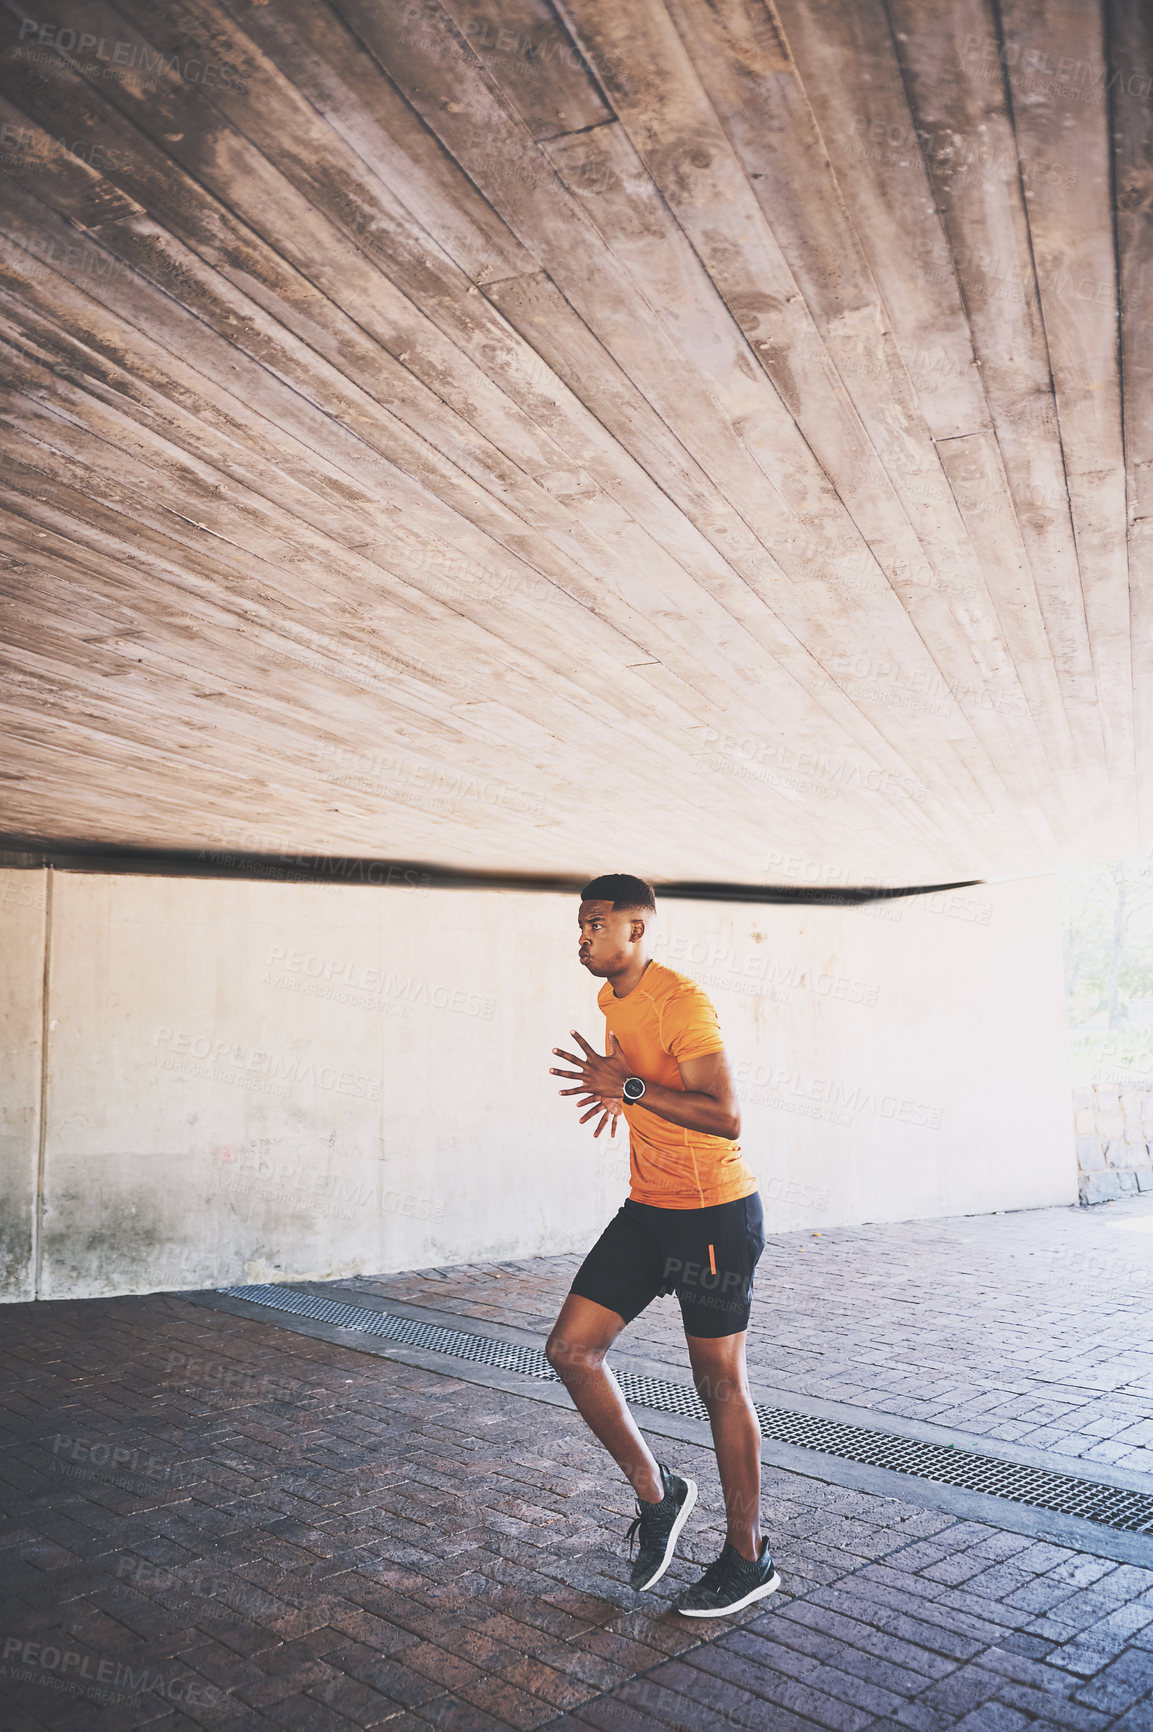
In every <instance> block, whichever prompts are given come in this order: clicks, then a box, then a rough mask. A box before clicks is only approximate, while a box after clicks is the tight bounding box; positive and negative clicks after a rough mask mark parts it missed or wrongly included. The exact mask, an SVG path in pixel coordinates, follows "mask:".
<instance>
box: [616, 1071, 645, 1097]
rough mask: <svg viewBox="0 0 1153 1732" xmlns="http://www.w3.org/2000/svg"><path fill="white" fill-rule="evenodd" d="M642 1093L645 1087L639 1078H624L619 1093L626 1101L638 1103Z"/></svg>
mask: <svg viewBox="0 0 1153 1732" xmlns="http://www.w3.org/2000/svg"><path fill="white" fill-rule="evenodd" d="M644 1092H645V1085H644V1083H643V1082H642V1081H641V1079H640V1077H636V1076H630V1077H626V1078H625V1080H624V1085H623V1087H622V1089H621V1093H622V1094H623V1095H624V1097H625V1099H626V1101H639V1100H640V1098H641V1096H642V1095H643V1094H644Z"/></svg>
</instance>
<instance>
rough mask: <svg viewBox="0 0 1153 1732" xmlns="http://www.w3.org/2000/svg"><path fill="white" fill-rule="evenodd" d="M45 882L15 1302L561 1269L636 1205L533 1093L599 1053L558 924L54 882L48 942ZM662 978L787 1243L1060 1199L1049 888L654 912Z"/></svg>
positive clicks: (15, 1243) (21, 1014)
mask: <svg viewBox="0 0 1153 1732" xmlns="http://www.w3.org/2000/svg"><path fill="white" fill-rule="evenodd" d="M45 879H46V875H45V874H44V873H43V872H32V871H27V872H15V871H7V872H4V873H2V874H0V917H2V918H3V921H4V926H3V930H4V934H5V939H6V956H5V963H6V966H5V970H4V994H5V999H6V1002H5V1005H4V1007H3V1012H2V1014H3V1016H4V1027H5V1032H6V1036H7V1038H6V1042H5V1062H6V1064H7V1066H8V1069H7V1071H6V1073H5V1075H4V1078H3V1084H2V1088H0V1112H2V1113H3V1115H4V1116H3V1120H2V1133H3V1138H4V1140H3V1142H2V1143H0V1150H2V1151H3V1157H4V1161H5V1172H4V1207H5V1211H6V1218H5V1222H4V1238H3V1244H4V1246H5V1249H6V1253H7V1265H6V1270H5V1279H6V1285H5V1288H4V1292H5V1294H6V1296H7V1297H9V1298H26V1297H29V1296H30V1295H31V1294H32V1293H33V1291H34V1290H35V1291H36V1292H38V1294H39V1296H40V1297H42V1298H58V1297H64V1296H83V1295H91V1294H110V1293H125V1292H146V1291H152V1290H156V1289H163V1288H186V1287H197V1286H204V1285H220V1284H223V1283H226V1282H230V1281H237V1280H269V1279H272V1280H279V1279H292V1278H296V1279H307V1278H311V1279H324V1278H328V1277H335V1276H339V1275H346V1274H352V1273H356V1272H358V1271H379V1270H386V1269H401V1268H414V1267H422V1266H429V1265H433V1264H447V1263H456V1262H464V1261H469V1260H472V1259H479V1258H500V1257H523V1256H529V1255H533V1254H538V1253H547V1252H556V1251H562V1250H564V1251H572V1250H578V1249H583V1248H585V1247H586V1246H587V1245H588V1244H589V1243H590V1242H591V1240H592V1239H593V1237H595V1235H596V1233H597V1232H598V1231H599V1230H600V1228H601V1226H602V1225H603V1224H604V1222H605V1220H606V1219H607V1218H608V1216H609V1214H610V1213H611V1212H612V1211H613V1209H615V1207H616V1206H617V1204H618V1202H619V1201H620V1199H621V1198H622V1197H623V1195H624V1194H625V1190H626V1184H627V1153H626V1149H625V1147H624V1139H623V1137H622V1138H621V1139H620V1141H619V1142H618V1143H616V1144H614V1143H610V1142H607V1141H606V1140H605V1139H602V1140H601V1141H600V1142H594V1141H593V1140H592V1139H591V1136H590V1135H589V1134H588V1133H587V1131H585V1130H581V1129H580V1128H579V1127H578V1126H577V1124H576V1123H575V1116H576V1115H575V1112H574V1110H573V1107H572V1103H571V1102H569V1101H561V1100H560V1099H559V1098H558V1096H557V1094H556V1093H555V1090H556V1088H557V1086H558V1085H557V1082H556V1079H554V1078H551V1077H549V1075H548V1067H549V1064H550V1063H552V1062H553V1060H552V1059H551V1057H550V1048H551V1047H552V1045H553V1044H557V1043H560V1044H564V1043H565V1040H566V1034H567V1030H569V1029H570V1028H573V1027H576V1028H580V1029H581V1030H582V1031H583V1032H584V1033H585V1034H586V1035H588V1036H589V1037H591V1038H597V1037H599V1036H600V1035H601V1032H602V1028H603V1024H602V1022H601V1019H600V1018H599V1016H598V1014H597V1012H596V1008H595V1002H594V999H595V987H596V983H595V982H593V981H591V980H590V979H589V978H588V977H587V976H586V975H585V974H584V972H583V971H582V970H581V969H580V968H579V967H578V965H577V963H576V961H575V937H576V925H575V915H576V904H575V900H574V899H571V898H568V897H554V896H546V895H535V894H521V893H501V892H493V891H434V890H427V889H408V888H401V887H388V888H370V887H364V886H359V885H357V886H347V887H337V886H328V885H311V884H292V883H239V882H215V881H206V880H189V879H175V878H148V877H130V876H124V877H118V876H104V875H84V874H77V873H54V874H52V885H51V896H50V899H49V916H48V919H47V920H46V918H45V903H46V883H45ZM46 934H47V941H48V958H49V966H48V970H47V980H48V988H47V990H48V1004H47V1013H46V1015H45V1013H44V1010H43V1007H42V1004H41V983H42V980H43V978H44V975H45V940H46ZM656 954H657V956H658V958H660V959H661V960H664V961H667V962H668V963H669V964H670V965H671V966H673V967H679V968H681V969H682V970H683V971H684V972H685V973H688V974H692V975H694V976H695V978H697V979H698V980H699V981H700V982H701V983H702V985H704V986H705V987H706V989H707V990H708V991H709V992H710V994H711V995H712V996H713V998H714V1000H715V1002H716V1004H717V1006H718V1009H719V1011H720V1014H721V1018H722V1025H723V1027H724V1029H725V1034H726V1039H727V1041H728V1045H729V1048H730V1052H731V1054H732V1057H733V1060H734V1063H735V1065H736V1066H737V1070H738V1075H739V1077H740V1079H741V1084H742V1101H743V1112H744V1134H743V1138H742V1142H743V1146H744V1148H745V1150H746V1153H747V1156H748V1158H749V1161H750V1163H751V1165H752V1166H753V1168H754V1170H755V1171H756V1172H757V1174H758V1175H759V1178H760V1182H761V1188H762V1195H763V1196H764V1199H765V1205H766V1214H767V1218H768V1221H769V1224H770V1227H772V1228H775V1229H777V1230H782V1229H786V1228H796V1227H801V1226H812V1227H821V1226H825V1225H831V1224H835V1223H845V1222H855V1221H876V1220H889V1219H908V1218H910V1217H917V1216H935V1215H950V1214H962V1213H979V1212H986V1211H990V1210H994V1209H1016V1208H1028V1207H1036V1206H1039V1205H1043V1204H1049V1203H1065V1202H1073V1201H1075V1200H1076V1196H1077V1179H1076V1173H1077V1169H1076V1161H1075V1155H1074V1148H1073V1135H1072V1127H1071V1124H1070V1115H1069V1111H1068V1100H1069V1082H1068V1074H1067V1070H1066V1063H1065V1045H1064V1032H1063V1026H1064V1025H1063V1007H1062V997H1061V983H1060V978H1059V945H1058V927H1057V909H1056V895H1055V889H1054V885H1053V882H1052V880H1050V879H1032V880H1028V881H1024V882H1019V883H1013V884H1002V885H995V886H983V887H981V888H980V889H978V890H970V891H963V892H958V893H956V894H955V895H945V896H942V897H938V898H932V899H916V900H907V901H901V902H899V903H888V904H878V905H873V906H872V907H871V908H869V909H840V908H833V907H827V906H818V907H802V906H796V905H792V906H769V907H759V908H744V907H739V906H734V905H732V904H715V903H690V902H669V903H667V904H665V905H664V907H663V909H662V913H661V920H660V925H659V928H658V944H657V948H656ZM44 1026H46V1027H47V1029H48V1037H47V1038H48V1048H47V1060H46V1065H44V1066H42V1063H41V1052H40V1036H41V1029H42V1027H44ZM42 1085H43V1098H44V1101H45V1125H44V1134H43V1153H42V1160H38V1152H39V1147H40V1130H39V1115H38V1108H39V1102H40V1099H41V1090H42ZM38 1170H40V1171H41V1194H40V1209H39V1213H40V1223H41V1226H40V1233H41V1239H40V1246H39V1263H40V1277H39V1282H38V1285H36V1286H35V1289H34V1275H33V1269H34V1264H35V1262H36V1254H35V1250H34V1246H33V1221H34V1218H35V1215H36V1201H35V1199H36V1189H37V1174H38Z"/></svg>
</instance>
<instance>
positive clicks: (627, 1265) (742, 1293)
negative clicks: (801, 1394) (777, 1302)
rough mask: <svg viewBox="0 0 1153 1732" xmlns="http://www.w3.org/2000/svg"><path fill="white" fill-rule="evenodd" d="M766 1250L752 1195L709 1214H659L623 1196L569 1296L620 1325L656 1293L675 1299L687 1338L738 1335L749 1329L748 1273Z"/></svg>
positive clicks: (662, 1211) (750, 1276) (756, 1198)
mask: <svg viewBox="0 0 1153 1732" xmlns="http://www.w3.org/2000/svg"><path fill="white" fill-rule="evenodd" d="M764 1248H765V1225H764V1214H763V1211H762V1209H761V1199H760V1197H759V1195H758V1194H757V1192H756V1191H754V1192H753V1194H752V1196H750V1197H738V1199H737V1200H736V1202H735V1203H716V1204H714V1205H713V1207H712V1208H709V1209H657V1208H654V1207H653V1206H652V1204H650V1203H634V1202H633V1200H632V1198H631V1197H629V1198H628V1199H627V1200H626V1201H625V1202H624V1203H623V1204H622V1205H621V1207H620V1209H618V1211H617V1213H616V1214H615V1215H614V1216H613V1218H612V1220H611V1221H610V1222H609V1224H608V1226H607V1227H606V1228H605V1230H604V1232H603V1233H602V1234H601V1236H600V1238H599V1239H598V1240H597V1242H596V1244H595V1245H594V1246H593V1248H592V1250H591V1251H590V1252H589V1254H588V1256H587V1257H586V1258H585V1260H584V1262H583V1263H582V1264H581V1266H580V1268H579V1269H578V1270H577V1272H576V1277H575V1279H574V1281H573V1284H572V1286H571V1288H570V1289H569V1291H570V1292H572V1293H577V1294H579V1295H580V1297H581V1298H582V1299H591V1300H592V1301H593V1302H594V1304H596V1305H604V1306H605V1307H606V1308H607V1309H608V1310H609V1311H615V1312H617V1313H618V1315H619V1316H621V1317H623V1318H624V1320H625V1322H626V1323H631V1322H632V1320H633V1318H634V1317H638V1316H639V1315H640V1313H641V1312H642V1311H643V1310H644V1308H645V1306H646V1305H648V1304H649V1303H650V1302H651V1301H652V1300H653V1299H655V1298H656V1297H657V1296H658V1295H659V1294H665V1293H675V1294H676V1296H677V1299H678V1300H679V1301H680V1307H681V1316H682V1318H683V1319H684V1325H685V1334H686V1335H703V1336H706V1337H708V1338H711V1339H716V1338H717V1337H719V1336H721V1335H739V1334H740V1333H741V1331H742V1330H744V1329H747V1328H748V1323H749V1311H750V1308H751V1306H752V1298H753V1271H754V1269H755V1268H756V1266H757V1262H758V1260H759V1258H760V1255H761V1252H762V1251H763V1250H764Z"/></svg>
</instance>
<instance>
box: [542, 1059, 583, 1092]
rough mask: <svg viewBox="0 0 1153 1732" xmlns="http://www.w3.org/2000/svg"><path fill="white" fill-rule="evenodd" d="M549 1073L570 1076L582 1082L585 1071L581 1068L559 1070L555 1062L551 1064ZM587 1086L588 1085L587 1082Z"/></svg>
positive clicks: (550, 1074)
mask: <svg viewBox="0 0 1153 1732" xmlns="http://www.w3.org/2000/svg"><path fill="white" fill-rule="evenodd" d="M548 1074H549V1076H570V1077H572V1078H573V1079H574V1080H575V1081H576V1082H580V1080H581V1077H582V1075H583V1072H581V1071H579V1070H558V1069H557V1067H556V1065H555V1064H551V1065H549V1069H548ZM585 1087H586V1088H587V1087H588V1084H587V1083H586V1084H585Z"/></svg>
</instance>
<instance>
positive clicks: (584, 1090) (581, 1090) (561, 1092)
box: [556, 1083, 588, 1107]
mask: <svg viewBox="0 0 1153 1732" xmlns="http://www.w3.org/2000/svg"><path fill="white" fill-rule="evenodd" d="M556 1092H557V1094H558V1095H587V1094H588V1089H587V1088H586V1087H585V1085H584V1084H583V1083H582V1084H581V1086H580V1088H579V1089H557V1091H556ZM578 1104H579V1105H580V1106H582V1107H583V1106H584V1104H585V1103H584V1101H580V1102H579V1103H578Z"/></svg>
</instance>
